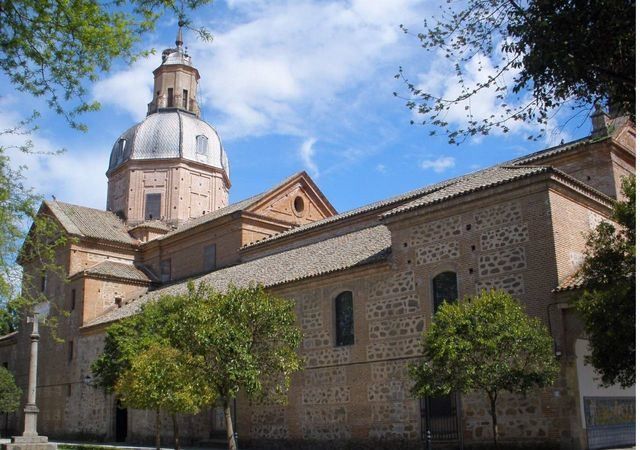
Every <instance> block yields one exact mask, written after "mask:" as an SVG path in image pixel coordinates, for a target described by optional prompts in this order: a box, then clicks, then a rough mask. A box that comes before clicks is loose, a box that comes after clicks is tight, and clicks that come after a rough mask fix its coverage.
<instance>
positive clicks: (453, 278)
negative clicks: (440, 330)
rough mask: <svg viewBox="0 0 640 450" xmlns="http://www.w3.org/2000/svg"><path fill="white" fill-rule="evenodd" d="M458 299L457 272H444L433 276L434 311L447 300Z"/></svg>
mask: <svg viewBox="0 0 640 450" xmlns="http://www.w3.org/2000/svg"><path fill="white" fill-rule="evenodd" d="M457 299H458V276H457V275H456V273H455V272H442V273H440V274H438V275H436V276H435V277H434V278H433V312H434V314H435V313H436V312H437V311H438V308H439V307H440V305H441V304H442V303H444V302H445V301H449V302H452V301H454V300H457Z"/></svg>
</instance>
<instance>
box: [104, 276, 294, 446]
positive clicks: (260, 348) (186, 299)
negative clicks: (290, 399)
mask: <svg viewBox="0 0 640 450" xmlns="http://www.w3.org/2000/svg"><path fill="white" fill-rule="evenodd" d="M300 341H301V332H300V330H299V327H298V325H297V324H296V317H295V313H294V304H293V302H292V301H289V300H285V299H282V298H279V297H276V296H274V295H271V294H269V293H267V292H265V291H264V289H263V288H262V287H260V286H255V287H250V288H246V289H240V288H235V287H233V286H230V287H229V289H228V291H227V293H226V294H221V293H218V292H216V291H214V290H213V289H212V288H211V287H210V286H208V285H206V284H200V285H199V286H197V287H196V286H194V285H193V284H189V288H188V291H187V292H186V293H185V294H180V295H174V296H164V297H161V298H160V299H159V300H157V301H156V302H152V303H149V304H147V305H145V306H144V307H143V309H142V311H141V313H140V314H138V315H136V316H132V317H129V318H126V319H123V320H122V321H120V322H118V323H115V324H113V325H111V326H110V327H109V328H108V329H107V334H106V340H105V347H104V351H103V353H102V355H101V356H100V357H99V358H98V359H97V360H96V361H95V362H94V364H93V366H92V369H93V371H94V374H95V375H96V378H97V381H98V384H99V385H101V386H103V387H105V388H107V389H108V390H111V391H114V390H115V392H116V393H121V394H122V392H123V391H122V389H123V388H128V387H129V386H134V383H135V385H139V384H140V383H139V381H136V378H137V375H136V374H137V373H140V372H137V371H136V370H134V367H139V369H138V370H151V369H152V370H151V372H150V373H146V374H145V375H144V376H145V377H147V376H148V377H151V378H153V377H155V376H156V375H157V373H158V372H159V371H162V370H168V371H175V372H176V375H177V374H178V372H180V370H182V369H185V368H188V372H187V373H188V374H192V375H193V380H191V378H189V380H190V386H196V385H197V386H198V389H200V390H201V392H202V398H201V400H202V401H205V400H206V401H207V402H208V403H209V404H213V402H214V399H215V400H217V401H219V402H220V403H222V405H223V407H224V410H225V422H226V427H227V438H228V443H229V448H233V449H235V445H236V443H235V439H234V432H233V422H232V419H231V404H232V403H233V399H234V398H236V396H237V395H238V393H239V392H240V391H243V392H245V393H246V394H247V395H248V397H249V398H252V399H255V400H268V401H284V399H285V398H286V397H285V395H286V392H287V389H288V387H289V384H290V381H291V375H292V374H293V372H295V371H297V370H300V369H301V368H302V362H301V360H300V358H299V357H298V355H297V353H296V350H297V348H298V346H299V345H300ZM156 346H157V348H156ZM152 348H156V350H154V353H153V354H151V355H147V356H145V358H144V359H143V361H142V362H140V361H138V358H140V357H139V356H138V355H144V354H146V352H149V351H150V349H152ZM162 352H177V353H174V354H175V355H181V356H180V358H178V359H177V362H176V366H172V367H166V366H165V365H164V363H162V362H161V361H159V355H160V354H161V353H162ZM154 358H157V359H156V360H154ZM136 361H138V362H136ZM154 361H155V362H154ZM123 377H125V378H123ZM182 380H183V381H184V380H185V378H182ZM195 380H198V381H197V382H196V381H195ZM171 383H172V384H171V385H172V386H174V385H173V382H171ZM148 387H149V388H154V389H155V388H158V389H161V388H162V389H164V385H163V384H161V383H160V384H153V381H151V382H150V383H149V386H148ZM176 395H178V393H176ZM180 395H182V394H180ZM135 398H137V399H142V397H138V395H137V394H136V397H135ZM123 399H125V400H126V397H123ZM145 404H146V405H147V407H151V406H153V407H157V405H155V406H154V405H151V404H150V403H145ZM139 405H141V406H142V403H139ZM182 405H183V406H186V405H188V403H182ZM195 405H196V404H192V406H195ZM202 406H203V404H199V407H202ZM196 409H197V408H195V407H194V408H191V409H189V408H185V409H184V410H182V412H186V413H193V412H195V411H196Z"/></svg>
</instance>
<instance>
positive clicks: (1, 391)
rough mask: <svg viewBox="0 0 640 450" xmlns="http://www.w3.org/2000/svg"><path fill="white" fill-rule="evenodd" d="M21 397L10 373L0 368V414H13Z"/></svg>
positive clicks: (20, 392)
mask: <svg viewBox="0 0 640 450" xmlns="http://www.w3.org/2000/svg"><path fill="white" fill-rule="evenodd" d="M21 395H22V391H21V390H20V388H19V387H18V386H16V382H15V380H14V378H13V375H11V372H9V371H8V370H7V369H5V368H4V367H0V413H12V412H15V411H16V410H17V409H18V407H19V406H20V396H21Z"/></svg>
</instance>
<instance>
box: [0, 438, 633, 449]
mask: <svg viewBox="0 0 640 450" xmlns="http://www.w3.org/2000/svg"><path fill="white" fill-rule="evenodd" d="M8 442H11V440H10V439H5V438H0V444H6V443H8ZM52 442H55V441H52ZM56 443H57V444H69V445H82V444H80V443H78V442H73V443H67V442H56ZM86 445H99V446H100V447H105V448H122V449H126V450H151V449H153V450H155V447H154V446H146V447H145V446H127V445H122V444H116V443H113V444H108V443H106V444H95V443H92V442H87V443H86ZM181 448H182V449H183V450H203V448H204V447H181ZM162 450H173V447H163V448H162ZM603 450H614V449H603ZM615 450H636V447H624V448H620V447H617V448H615Z"/></svg>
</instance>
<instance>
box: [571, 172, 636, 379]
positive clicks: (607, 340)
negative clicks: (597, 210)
mask: <svg viewBox="0 0 640 450" xmlns="http://www.w3.org/2000/svg"><path fill="white" fill-rule="evenodd" d="M623 191H624V193H625V196H626V200H625V201H622V202H616V204H615V206H614V210H613V216H612V219H613V220H615V221H616V222H617V223H618V224H619V226H618V227H616V226H614V225H613V224H611V223H609V222H606V221H603V222H601V223H600V224H599V225H598V227H597V228H596V229H595V230H594V231H593V232H592V233H591V234H590V235H589V236H588V238H587V244H586V257H585V261H584V264H583V266H582V268H581V275H582V277H583V279H584V288H585V291H584V292H583V294H582V295H581V297H580V298H579V299H578V301H577V307H578V311H579V313H580V315H581V317H582V320H583V322H584V324H585V330H586V332H587V335H588V337H589V345H590V348H591V355H590V356H589V357H588V358H587V362H588V363H590V364H591V365H593V367H594V368H595V369H596V371H597V372H598V373H599V375H600V376H601V377H602V382H603V383H604V384H605V385H611V384H616V383H619V384H620V385H622V386H625V387H629V386H632V385H634V384H635V379H636V362H635V361H636V338H635V336H636V185H635V178H627V179H625V180H624V181H623Z"/></svg>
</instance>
